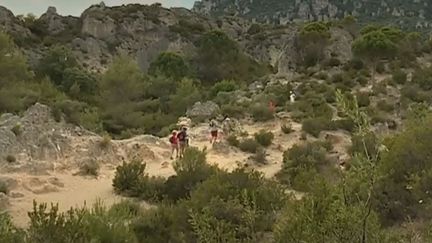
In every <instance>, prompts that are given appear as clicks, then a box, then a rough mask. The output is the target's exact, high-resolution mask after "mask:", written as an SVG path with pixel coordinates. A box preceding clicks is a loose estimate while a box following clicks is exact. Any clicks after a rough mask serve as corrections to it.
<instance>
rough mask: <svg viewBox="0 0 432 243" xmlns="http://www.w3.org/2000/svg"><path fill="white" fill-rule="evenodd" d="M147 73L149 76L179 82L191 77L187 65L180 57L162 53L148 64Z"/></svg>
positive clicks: (170, 53) (174, 54)
mask: <svg viewBox="0 0 432 243" xmlns="http://www.w3.org/2000/svg"><path fill="white" fill-rule="evenodd" d="M148 73H149V74H150V75H163V76H165V77H167V78H171V79H173V80H181V79H182V78H184V77H186V76H189V75H191V71H190V70H189V66H188V64H187V63H186V62H185V61H184V60H183V58H182V57H181V56H180V55H178V54H176V53H172V52H162V53H161V54H160V55H159V56H158V57H157V58H156V60H154V61H153V62H152V63H151V64H150V68H149V70H148Z"/></svg>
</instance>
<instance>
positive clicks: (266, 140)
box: [255, 130, 274, 147]
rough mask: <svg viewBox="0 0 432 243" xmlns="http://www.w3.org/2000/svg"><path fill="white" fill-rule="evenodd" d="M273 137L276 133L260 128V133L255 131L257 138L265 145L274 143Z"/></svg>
mask: <svg viewBox="0 0 432 243" xmlns="http://www.w3.org/2000/svg"><path fill="white" fill-rule="evenodd" d="M273 139H274V134H273V133H272V132H267V131H265V130H260V131H259V132H258V133H255V140H256V141H257V142H258V143H259V144H260V145H262V146H264V147H268V146H270V145H271V144H272V141H273Z"/></svg>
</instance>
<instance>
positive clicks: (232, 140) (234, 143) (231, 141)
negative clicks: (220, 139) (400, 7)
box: [227, 134, 240, 147]
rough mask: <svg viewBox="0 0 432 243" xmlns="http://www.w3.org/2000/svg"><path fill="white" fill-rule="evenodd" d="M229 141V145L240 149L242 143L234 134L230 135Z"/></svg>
mask: <svg viewBox="0 0 432 243" xmlns="http://www.w3.org/2000/svg"><path fill="white" fill-rule="evenodd" d="M227 141H228V144H229V145H230V146H233V147H238V146H239V145H240V141H239V140H238V138H237V136H236V135H234V134H231V135H229V136H228V137H227Z"/></svg>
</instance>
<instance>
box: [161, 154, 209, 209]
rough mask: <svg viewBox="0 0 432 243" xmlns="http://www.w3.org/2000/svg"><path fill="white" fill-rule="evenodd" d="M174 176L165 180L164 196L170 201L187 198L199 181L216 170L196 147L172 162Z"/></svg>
mask: <svg viewBox="0 0 432 243" xmlns="http://www.w3.org/2000/svg"><path fill="white" fill-rule="evenodd" d="M173 167H174V170H175V172H176V175H175V176H171V177H170V178H168V181H167V182H166V187H165V188H166V191H165V193H166V197H167V198H168V199H170V200H172V201H177V200H180V199H184V198H187V197H188V196H189V194H190V192H191V191H192V190H194V189H195V187H196V186H198V185H199V184H200V183H201V182H203V181H205V180H206V179H208V178H209V177H210V176H212V175H213V174H215V173H216V172H217V169H216V167H214V166H210V165H209V164H207V160H206V152H205V151H200V150H198V149H196V148H189V149H187V150H186V152H185V154H184V156H183V158H181V159H179V160H177V161H175V162H174V164H173Z"/></svg>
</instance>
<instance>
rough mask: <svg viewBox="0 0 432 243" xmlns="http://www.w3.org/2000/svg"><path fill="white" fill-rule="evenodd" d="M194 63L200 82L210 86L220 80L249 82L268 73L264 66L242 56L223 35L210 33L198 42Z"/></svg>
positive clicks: (216, 32) (233, 43)
mask: <svg viewBox="0 0 432 243" xmlns="http://www.w3.org/2000/svg"><path fill="white" fill-rule="evenodd" d="M198 43H199V44H198V53H197V56H196V58H195V59H196V60H195V63H196V65H197V67H198V70H197V73H198V76H199V77H200V79H201V80H202V81H204V82H205V83H209V84H212V83H214V82H216V81H220V80H224V79H227V80H238V81H251V80H253V79H254V78H255V77H259V76H262V75H264V74H266V73H268V70H267V68H266V67H265V66H263V65H261V64H259V63H257V62H256V61H254V60H252V59H251V58H249V57H247V56H246V55H244V54H243V53H242V52H241V51H240V49H239V47H238V46H237V44H236V43H235V42H234V41H233V40H231V39H230V38H229V37H228V36H227V35H226V34H225V33H223V32H220V31H211V32H207V33H206V34H204V35H202V36H201V37H200V39H199V41H198Z"/></svg>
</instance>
